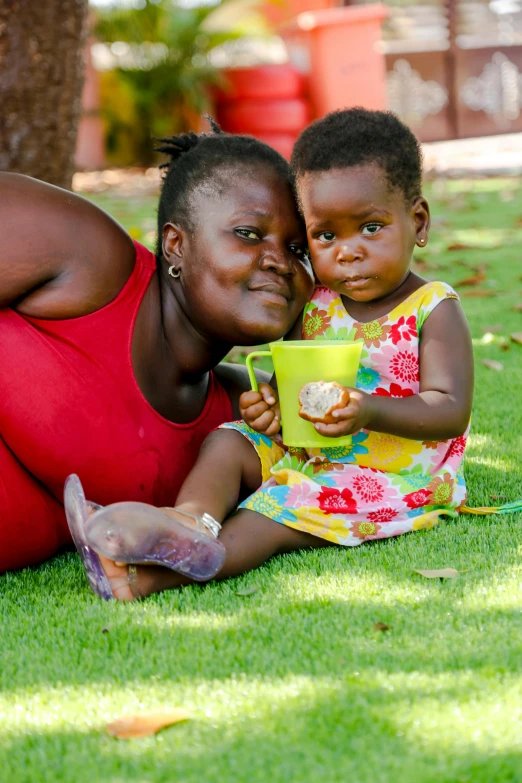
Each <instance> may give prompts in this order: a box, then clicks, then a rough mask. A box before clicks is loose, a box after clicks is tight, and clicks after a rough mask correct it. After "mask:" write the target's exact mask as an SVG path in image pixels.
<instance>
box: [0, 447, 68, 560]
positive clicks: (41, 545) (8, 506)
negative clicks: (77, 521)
mask: <svg viewBox="0 0 522 783" xmlns="http://www.w3.org/2000/svg"><path fill="white" fill-rule="evenodd" d="M69 541H70V537H69V532H68V528H67V523H66V521H65V514H64V510H63V506H62V505H61V504H60V503H58V501H57V500H56V498H55V497H53V495H51V494H50V493H49V492H48V491H47V490H46V489H45V487H44V486H43V485H42V484H40V482H39V481H37V479H35V478H34V476H32V475H31V474H30V473H29V472H28V471H27V470H26V469H25V468H24V466H23V465H22V464H21V463H20V462H19V461H18V460H17V459H16V457H15V456H14V454H13V452H12V451H11V450H10V449H9V448H8V447H7V446H6V444H5V443H4V441H3V440H2V439H1V438H0V573H2V572H3V571H11V570H13V569H16V568H24V567H25V566H30V565H35V564H37V563H41V562H42V561H43V560H47V559H48V558H50V557H52V556H53V555H54V554H56V552H57V551H58V550H59V549H60V547H62V546H64V545H65V544H66V543H68V542H69Z"/></svg>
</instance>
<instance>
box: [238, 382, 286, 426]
mask: <svg viewBox="0 0 522 783" xmlns="http://www.w3.org/2000/svg"><path fill="white" fill-rule="evenodd" d="M239 412H240V414H241V418H242V419H243V421H244V422H245V424H248V426H249V427H251V428H252V429H253V430H255V431H256V432H260V433H261V434H263V435H268V437H270V438H271V437H273V436H274V435H276V434H277V433H278V432H279V430H280V429H281V411H280V409H279V400H278V397H277V392H275V391H274V389H272V387H271V386H269V385H268V383H260V384H259V391H258V392H255V391H247V392H243V394H242V395H241V397H240V398H239Z"/></svg>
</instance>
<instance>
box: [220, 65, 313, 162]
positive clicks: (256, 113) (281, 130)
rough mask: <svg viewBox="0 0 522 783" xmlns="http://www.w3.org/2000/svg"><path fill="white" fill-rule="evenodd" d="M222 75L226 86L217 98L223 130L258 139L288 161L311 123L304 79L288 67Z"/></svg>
mask: <svg viewBox="0 0 522 783" xmlns="http://www.w3.org/2000/svg"><path fill="white" fill-rule="evenodd" d="M223 75H224V77H225V79H226V83H227V87H226V89H223V90H220V91H219V93H218V94H217V96H216V103H217V117H218V120H219V123H220V125H221V127H222V128H223V130H225V131H228V132H229V133H245V134H248V135H251V136H255V137H256V138H258V139H260V140H261V141H264V142H265V143H266V144H270V146H272V147H274V148H275V149H276V150H278V152H280V153H281V154H282V155H283V156H284V157H285V158H289V157H290V155H291V153H292V147H293V145H294V143H295V140H296V138H297V137H298V135H299V133H300V132H301V131H302V130H303V128H306V126H307V125H308V123H309V122H310V120H311V113H310V107H309V104H308V100H307V98H306V79H305V77H304V76H303V75H302V74H301V73H300V72H299V71H297V70H296V69H295V68H293V67H292V66H291V65H288V64H285V65H261V66H256V67H255V68H231V69H229V70H227V71H225V72H224V74H223Z"/></svg>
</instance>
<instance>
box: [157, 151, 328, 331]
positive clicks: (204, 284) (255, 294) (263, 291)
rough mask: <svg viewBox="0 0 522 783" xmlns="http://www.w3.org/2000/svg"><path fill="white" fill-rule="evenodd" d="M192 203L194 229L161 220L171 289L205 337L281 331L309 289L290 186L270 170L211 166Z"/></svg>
mask: <svg viewBox="0 0 522 783" xmlns="http://www.w3.org/2000/svg"><path fill="white" fill-rule="evenodd" d="M191 204H192V207H193V209H194V218H193V224H194V230H193V231H187V230H185V229H179V228H176V227H174V226H169V225H167V226H165V228H164V234H163V239H164V241H163V248H164V255H165V258H166V260H167V262H168V263H170V264H174V265H175V266H176V268H179V269H180V270H181V277H180V278H179V279H178V280H177V281H176V282H175V283H173V290H174V292H175V295H176V296H177V298H178V301H179V302H180V305H181V306H182V308H183V310H184V312H185V313H186V315H187V316H188V318H189V319H190V321H191V323H192V325H193V326H194V327H195V328H196V329H197V330H198V331H199V332H200V333H201V334H203V335H204V336H205V337H206V339H209V340H219V341H224V342H227V343H230V344H231V345H257V344H260V343H265V342H269V341H271V340H277V339H279V338H280V337H282V336H283V335H284V334H285V333H286V332H287V331H288V330H289V329H290V327H291V326H292V324H293V323H294V322H295V320H296V319H297V317H298V315H299V314H300V312H301V310H302V308H303V306H304V305H305V303H306V301H307V299H308V297H309V296H310V294H311V291H312V288H313V274H312V269H311V265H310V262H309V261H308V258H307V255H306V235H305V232H304V227H303V225H302V223H301V221H300V219H299V216H298V213H297V208H296V205H295V201H294V198H293V194H292V191H291V188H290V186H289V185H288V184H287V183H286V182H284V181H283V180H282V179H281V177H280V176H279V175H278V174H277V173H276V172H275V171H273V170H271V169H264V168H261V167H260V166H244V165H238V166H234V167H233V168H231V169H227V170H224V171H223V172H216V177H215V180H213V181H212V182H209V183H208V185H206V186H204V187H203V188H201V189H200V190H198V191H196V192H195V193H194V194H193V196H192V198H191Z"/></svg>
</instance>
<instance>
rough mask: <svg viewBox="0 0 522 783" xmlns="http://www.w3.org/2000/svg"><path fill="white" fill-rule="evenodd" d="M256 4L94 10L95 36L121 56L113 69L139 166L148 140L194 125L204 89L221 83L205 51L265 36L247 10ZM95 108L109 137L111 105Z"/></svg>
mask: <svg viewBox="0 0 522 783" xmlns="http://www.w3.org/2000/svg"><path fill="white" fill-rule="evenodd" d="M257 1H258V0H221V2H218V3H216V4H213V5H209V4H207V5H200V6H188V5H185V4H183V5H182V4H179V3H176V2H173V0H154V1H153V0H144V3H145V4H144V6H143V8H121V7H110V8H109V9H107V10H105V11H100V13H99V17H98V22H97V25H96V36H97V37H98V39H99V40H100V41H104V42H106V43H115V42H118V43H119V44H120V50H121V51H123V52H125V54H126V56H125V57H124V58H121V59H122V62H121V64H120V65H119V66H118V67H117V69H116V71H117V73H118V75H119V77H120V79H121V80H123V82H124V83H126V84H127V85H128V86H129V87H130V88H131V90H132V95H133V100H134V105H135V116H136V123H135V126H134V127H133V128H132V130H133V133H134V136H135V154H136V156H137V159H138V160H139V162H141V163H144V164H146V163H150V162H151V160H152V158H153V152H152V143H151V139H152V138H153V137H161V136H164V135H167V134H172V133H180V132H183V131H187V130H189V129H191V128H195V127H196V128H197V127H198V124H199V117H200V115H201V114H202V113H204V112H206V111H209V109H210V108H211V99H210V89H211V88H212V86H215V85H217V84H219V83H220V81H221V76H220V73H219V70H218V69H217V68H216V67H215V66H214V65H213V64H212V62H211V59H210V57H209V54H210V53H211V52H212V50H213V49H215V48H216V47H217V46H219V45H220V44H223V43H226V42H228V41H232V40H236V39H238V38H240V37H241V36H243V35H245V34H248V33H253V32H256V33H257V34H259V33H263V32H265V31H266V26H265V23H264V22H263V20H262V17H260V15H258V14H257V13H256V12H255V6H256V5H257ZM121 44H123V47H122V46H121ZM125 44H127V46H125ZM103 108H104V114H105V117H106V120H107V122H108V124H109V132H110V126H111V123H113V122H114V118H115V113H114V107H112V106H111V105H109V103H107V102H106V103H105V106H104V107H103ZM119 130H121V122H120V123H119Z"/></svg>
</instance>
